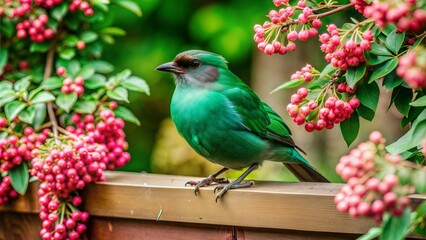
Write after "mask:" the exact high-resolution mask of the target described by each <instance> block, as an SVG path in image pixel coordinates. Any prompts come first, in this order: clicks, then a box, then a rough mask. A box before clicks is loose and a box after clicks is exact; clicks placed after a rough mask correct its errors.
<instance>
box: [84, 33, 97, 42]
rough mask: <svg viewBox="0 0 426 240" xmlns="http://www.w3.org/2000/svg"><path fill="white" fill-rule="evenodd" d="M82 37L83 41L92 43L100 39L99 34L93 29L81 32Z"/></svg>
mask: <svg viewBox="0 0 426 240" xmlns="http://www.w3.org/2000/svg"><path fill="white" fill-rule="evenodd" d="M80 39H81V40H83V42H85V43H91V42H94V41H96V39H98V34H97V33H95V32H93V31H84V32H83V33H81V35H80Z"/></svg>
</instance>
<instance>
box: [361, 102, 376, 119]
mask: <svg viewBox="0 0 426 240" xmlns="http://www.w3.org/2000/svg"><path fill="white" fill-rule="evenodd" d="M356 111H357V112H358V114H359V116H360V117H362V118H364V119H365V120H368V121H370V122H371V121H372V120H373V119H374V115H375V112H374V111H373V110H371V109H370V108H368V107H366V106H364V105H362V104H361V105H359V107H358V108H357V109H356Z"/></svg>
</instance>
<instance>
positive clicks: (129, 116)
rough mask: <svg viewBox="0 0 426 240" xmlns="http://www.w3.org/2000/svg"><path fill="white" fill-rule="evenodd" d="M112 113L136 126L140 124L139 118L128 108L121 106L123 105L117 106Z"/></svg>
mask: <svg viewBox="0 0 426 240" xmlns="http://www.w3.org/2000/svg"><path fill="white" fill-rule="evenodd" d="M114 114H115V116H116V117H119V118H122V119H124V120H125V121H128V122H131V123H134V124H136V125H138V126H140V125H141V122H140V121H139V119H138V118H137V117H136V116H135V115H134V114H133V113H132V111H130V110H129V109H128V108H126V107H123V106H118V107H117V108H116V109H115V110H114Z"/></svg>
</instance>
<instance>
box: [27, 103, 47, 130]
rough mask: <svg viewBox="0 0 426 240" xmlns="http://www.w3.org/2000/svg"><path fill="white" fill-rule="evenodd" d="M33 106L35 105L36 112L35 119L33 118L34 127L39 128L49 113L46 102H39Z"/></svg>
mask: <svg viewBox="0 0 426 240" xmlns="http://www.w3.org/2000/svg"><path fill="white" fill-rule="evenodd" d="M31 107H34V114H35V116H34V120H33V127H34V128H38V127H40V126H41V125H42V124H43V123H44V121H45V120H46V115H47V111H46V104H45V103H37V104H34V105H33V106H31Z"/></svg>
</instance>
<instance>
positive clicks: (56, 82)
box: [40, 76, 64, 90]
mask: <svg viewBox="0 0 426 240" xmlns="http://www.w3.org/2000/svg"><path fill="white" fill-rule="evenodd" d="M63 81H64V80H63V79H62V78H60V77H56V76H55V77H50V78H48V79H46V80H44V81H43V82H41V85H40V87H41V88H43V89H45V90H53V89H57V88H60V87H62V83H63Z"/></svg>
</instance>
